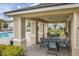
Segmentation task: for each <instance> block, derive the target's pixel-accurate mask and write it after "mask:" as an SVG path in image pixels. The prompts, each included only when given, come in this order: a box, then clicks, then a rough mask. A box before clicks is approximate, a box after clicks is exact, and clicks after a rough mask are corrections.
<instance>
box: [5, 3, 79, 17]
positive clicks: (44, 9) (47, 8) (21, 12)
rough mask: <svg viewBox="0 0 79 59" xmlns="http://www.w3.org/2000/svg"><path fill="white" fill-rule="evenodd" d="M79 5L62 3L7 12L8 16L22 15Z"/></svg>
mask: <svg viewBox="0 0 79 59" xmlns="http://www.w3.org/2000/svg"><path fill="white" fill-rule="evenodd" d="M76 7H79V4H68V5H61V6H53V7H45V8H39V9H31V10H24V11H17V12H8V13H7V12H5V14H6V15H8V16H14V15H21V14H28V13H36V12H43V11H51V10H52V11H53V10H61V9H68V8H76Z"/></svg>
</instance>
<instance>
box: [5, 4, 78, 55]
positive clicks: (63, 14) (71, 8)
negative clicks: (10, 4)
mask: <svg viewBox="0 0 79 59" xmlns="http://www.w3.org/2000/svg"><path fill="white" fill-rule="evenodd" d="M5 14H6V15H8V16H12V17H13V21H14V39H13V40H14V42H15V45H18V46H21V47H23V48H24V49H26V48H27V46H26V40H27V39H26V38H25V21H27V20H30V21H31V32H32V34H33V36H32V39H33V41H34V42H35V43H38V41H39V38H40V36H43V37H44V38H45V37H47V29H48V25H47V24H48V23H66V29H67V30H66V31H67V32H68V38H69V40H70V42H69V43H70V47H71V55H74V56H78V55H79V4H75V3H40V4H39V5H35V6H32V7H27V8H23V9H18V10H13V11H8V12H5ZM38 23H39V32H38Z"/></svg>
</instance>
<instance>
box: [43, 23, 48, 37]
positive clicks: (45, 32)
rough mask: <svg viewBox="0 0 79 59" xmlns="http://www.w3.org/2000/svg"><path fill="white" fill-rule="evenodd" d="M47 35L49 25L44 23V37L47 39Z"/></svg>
mask: <svg viewBox="0 0 79 59" xmlns="http://www.w3.org/2000/svg"><path fill="white" fill-rule="evenodd" d="M47 33H48V23H44V37H45V38H46V37H47Z"/></svg>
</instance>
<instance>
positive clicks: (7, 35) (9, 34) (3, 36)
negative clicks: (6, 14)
mask: <svg viewBox="0 0 79 59" xmlns="http://www.w3.org/2000/svg"><path fill="white" fill-rule="evenodd" d="M12 37H13V33H12V32H0V39H7V38H12Z"/></svg>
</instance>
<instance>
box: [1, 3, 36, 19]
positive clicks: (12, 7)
mask: <svg viewBox="0 0 79 59" xmlns="http://www.w3.org/2000/svg"><path fill="white" fill-rule="evenodd" d="M33 5H36V4H35V3H0V19H5V20H7V19H9V17H8V16H6V15H4V12H6V11H11V10H16V9H20V8H24V7H29V6H33Z"/></svg>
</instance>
